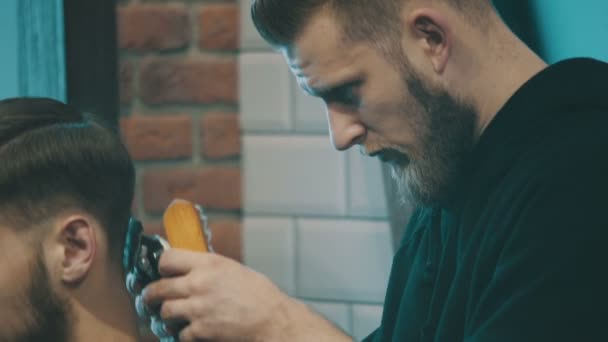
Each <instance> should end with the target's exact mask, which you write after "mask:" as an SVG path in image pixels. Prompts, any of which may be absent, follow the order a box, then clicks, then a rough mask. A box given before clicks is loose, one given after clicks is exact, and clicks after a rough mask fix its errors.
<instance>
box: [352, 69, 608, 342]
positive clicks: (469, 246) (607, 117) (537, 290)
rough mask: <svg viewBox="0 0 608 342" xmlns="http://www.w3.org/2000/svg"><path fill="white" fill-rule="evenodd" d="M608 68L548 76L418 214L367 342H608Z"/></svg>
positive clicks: (503, 116) (502, 114) (512, 104)
mask: <svg viewBox="0 0 608 342" xmlns="http://www.w3.org/2000/svg"><path fill="white" fill-rule="evenodd" d="M607 81H608V64H604V63H601V62H599V61H595V60H591V59H572V60H568V61H563V62H560V63H557V64H555V65H553V66H550V67H548V68H547V69H545V70H543V71H542V72H540V73H539V74H537V75H536V76H534V77H533V78H532V79H531V80H529V81H528V82H527V83H526V84H525V85H523V86H522V87H521V88H520V89H519V90H518V91H517V92H516V93H515V94H514V95H513V96H512V97H511V99H509V101H508V102H507V103H506V104H505V106H504V107H503V108H502V109H501V110H500V111H499V112H498V113H497V115H496V117H495V118H494V120H493V121H492V122H491V124H490V125H489V126H488V127H487V129H486V130H485V131H484V133H483V135H482V136H481V138H480V140H479V142H478V143H477V145H476V147H475V150H474V153H473V157H472V158H471V160H470V163H469V164H468V167H467V169H466V170H467V172H466V177H464V179H463V181H462V182H460V190H459V191H458V195H457V196H456V197H455V198H454V199H453V201H452V202H451V203H450V204H449V205H446V206H444V207H440V208H439V207H438V208H425V209H419V210H417V211H416V213H415V214H414V216H413V218H412V219H411V221H410V224H409V226H408V229H407V231H406V234H405V237H404V239H403V241H402V244H401V247H400V248H399V249H398V250H397V252H396V254H395V257H394V260H393V267H392V271H391V277H390V281H389V287H388V291H387V295H386V299H385V306H384V313H383V317H382V323H381V326H380V328H378V330H377V331H375V332H374V333H373V334H372V335H370V336H369V337H368V338H366V339H365V340H364V341H366V342H367V341H403V342H413V341H437V342H452V341H454V342H455V341H467V342H481V341H484V342H486V341H488V342H490V341H501V342H502V341H504V342H515V341H573V342H574V341H608V300H607V298H608V296H607V294H608V281H607V279H608V276H607V274H608V265H607V262H608V246H606V245H607V244H608V215H606V213H608V88H607V87H606V86H605V84H606V82H607Z"/></svg>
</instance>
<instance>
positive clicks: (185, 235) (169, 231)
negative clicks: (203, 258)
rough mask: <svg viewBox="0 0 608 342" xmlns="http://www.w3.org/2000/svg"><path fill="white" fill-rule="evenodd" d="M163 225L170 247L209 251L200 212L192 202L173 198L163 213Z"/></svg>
mask: <svg viewBox="0 0 608 342" xmlns="http://www.w3.org/2000/svg"><path fill="white" fill-rule="evenodd" d="M163 225H164V227H165V234H166V235H167V240H169V244H170V245H171V247H173V248H181V249H187V250H190V251H195V252H208V251H209V245H208V243H207V238H206V237H205V235H204V234H203V228H204V227H203V224H202V223H201V216H200V213H199V211H198V210H197V209H196V206H195V205H194V204H193V203H192V202H189V201H186V200H182V199H176V200H173V202H171V204H169V207H167V210H165V213H164V214H163Z"/></svg>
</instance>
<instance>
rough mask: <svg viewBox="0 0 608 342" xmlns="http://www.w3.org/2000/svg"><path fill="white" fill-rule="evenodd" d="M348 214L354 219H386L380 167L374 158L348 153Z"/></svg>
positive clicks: (386, 211) (355, 151)
mask: <svg viewBox="0 0 608 342" xmlns="http://www.w3.org/2000/svg"><path fill="white" fill-rule="evenodd" d="M348 172H349V186H350V196H349V198H348V200H349V209H350V210H349V214H350V215H351V216H355V217H373V218H388V209H387V206H386V195H385V192H384V179H383V175H382V165H381V163H380V161H379V160H378V159H376V158H370V157H367V156H364V155H362V154H361V153H359V150H358V149H357V148H351V149H350V150H349V151H348Z"/></svg>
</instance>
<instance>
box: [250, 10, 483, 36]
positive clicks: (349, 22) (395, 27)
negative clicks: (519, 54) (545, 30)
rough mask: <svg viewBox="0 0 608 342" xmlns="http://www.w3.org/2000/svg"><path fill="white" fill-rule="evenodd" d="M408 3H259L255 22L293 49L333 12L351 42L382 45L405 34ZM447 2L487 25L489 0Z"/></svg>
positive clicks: (264, 33)
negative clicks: (313, 23) (323, 14)
mask: <svg viewBox="0 0 608 342" xmlns="http://www.w3.org/2000/svg"><path fill="white" fill-rule="evenodd" d="M407 1H408V0H255V1H254V2H253V4H252V5H251V16H252V19H253V23H254V25H255V27H256V28H257V30H258V32H259V33H260V35H261V36H262V37H263V38H264V40H266V41H267V42H268V43H269V44H271V45H272V46H275V47H288V46H291V45H292V44H293V43H294V42H295V40H296V39H297V38H298V36H299V34H301V31H302V30H303V29H304V27H305V26H306V24H307V23H308V22H309V20H310V19H311V18H312V17H313V16H314V15H315V14H317V13H319V12H320V11H321V10H322V9H329V10H330V11H331V13H332V14H334V15H335V16H336V19H337V21H338V23H339V24H340V26H341V29H342V31H343V33H344V35H345V38H346V39H347V40H350V41H367V42H376V43H380V44H382V43H383V42H385V41H386V39H390V38H394V37H395V34H400V32H401V20H400V18H399V13H400V10H401V8H402V6H403V5H404V3H406V2H407ZM428 1H431V0H428ZM435 1H444V2H446V3H448V4H449V5H451V6H452V7H453V8H454V9H456V10H458V11H459V12H460V13H462V14H463V15H464V16H465V17H466V18H468V19H469V20H470V21H472V22H475V23H481V22H483V18H484V17H485V16H486V15H487V10H488V9H491V8H492V6H491V4H490V2H489V0H435Z"/></svg>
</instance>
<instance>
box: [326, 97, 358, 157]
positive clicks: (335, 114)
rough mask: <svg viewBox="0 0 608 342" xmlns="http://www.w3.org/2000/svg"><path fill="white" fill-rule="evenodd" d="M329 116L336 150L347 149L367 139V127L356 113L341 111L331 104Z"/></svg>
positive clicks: (328, 111)
mask: <svg viewBox="0 0 608 342" xmlns="http://www.w3.org/2000/svg"><path fill="white" fill-rule="evenodd" d="M327 116H328V122H329V132H330V134H331V141H332V143H333V145H334V148H335V149H336V150H339V151H344V150H347V149H349V148H351V147H352V146H353V145H356V144H359V143H362V142H363V140H364V139H365V134H366V128H365V126H364V125H363V124H362V123H361V121H359V119H358V117H357V115H356V114H353V113H345V112H341V111H340V110H336V109H333V108H331V106H329V107H328V108H327Z"/></svg>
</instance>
